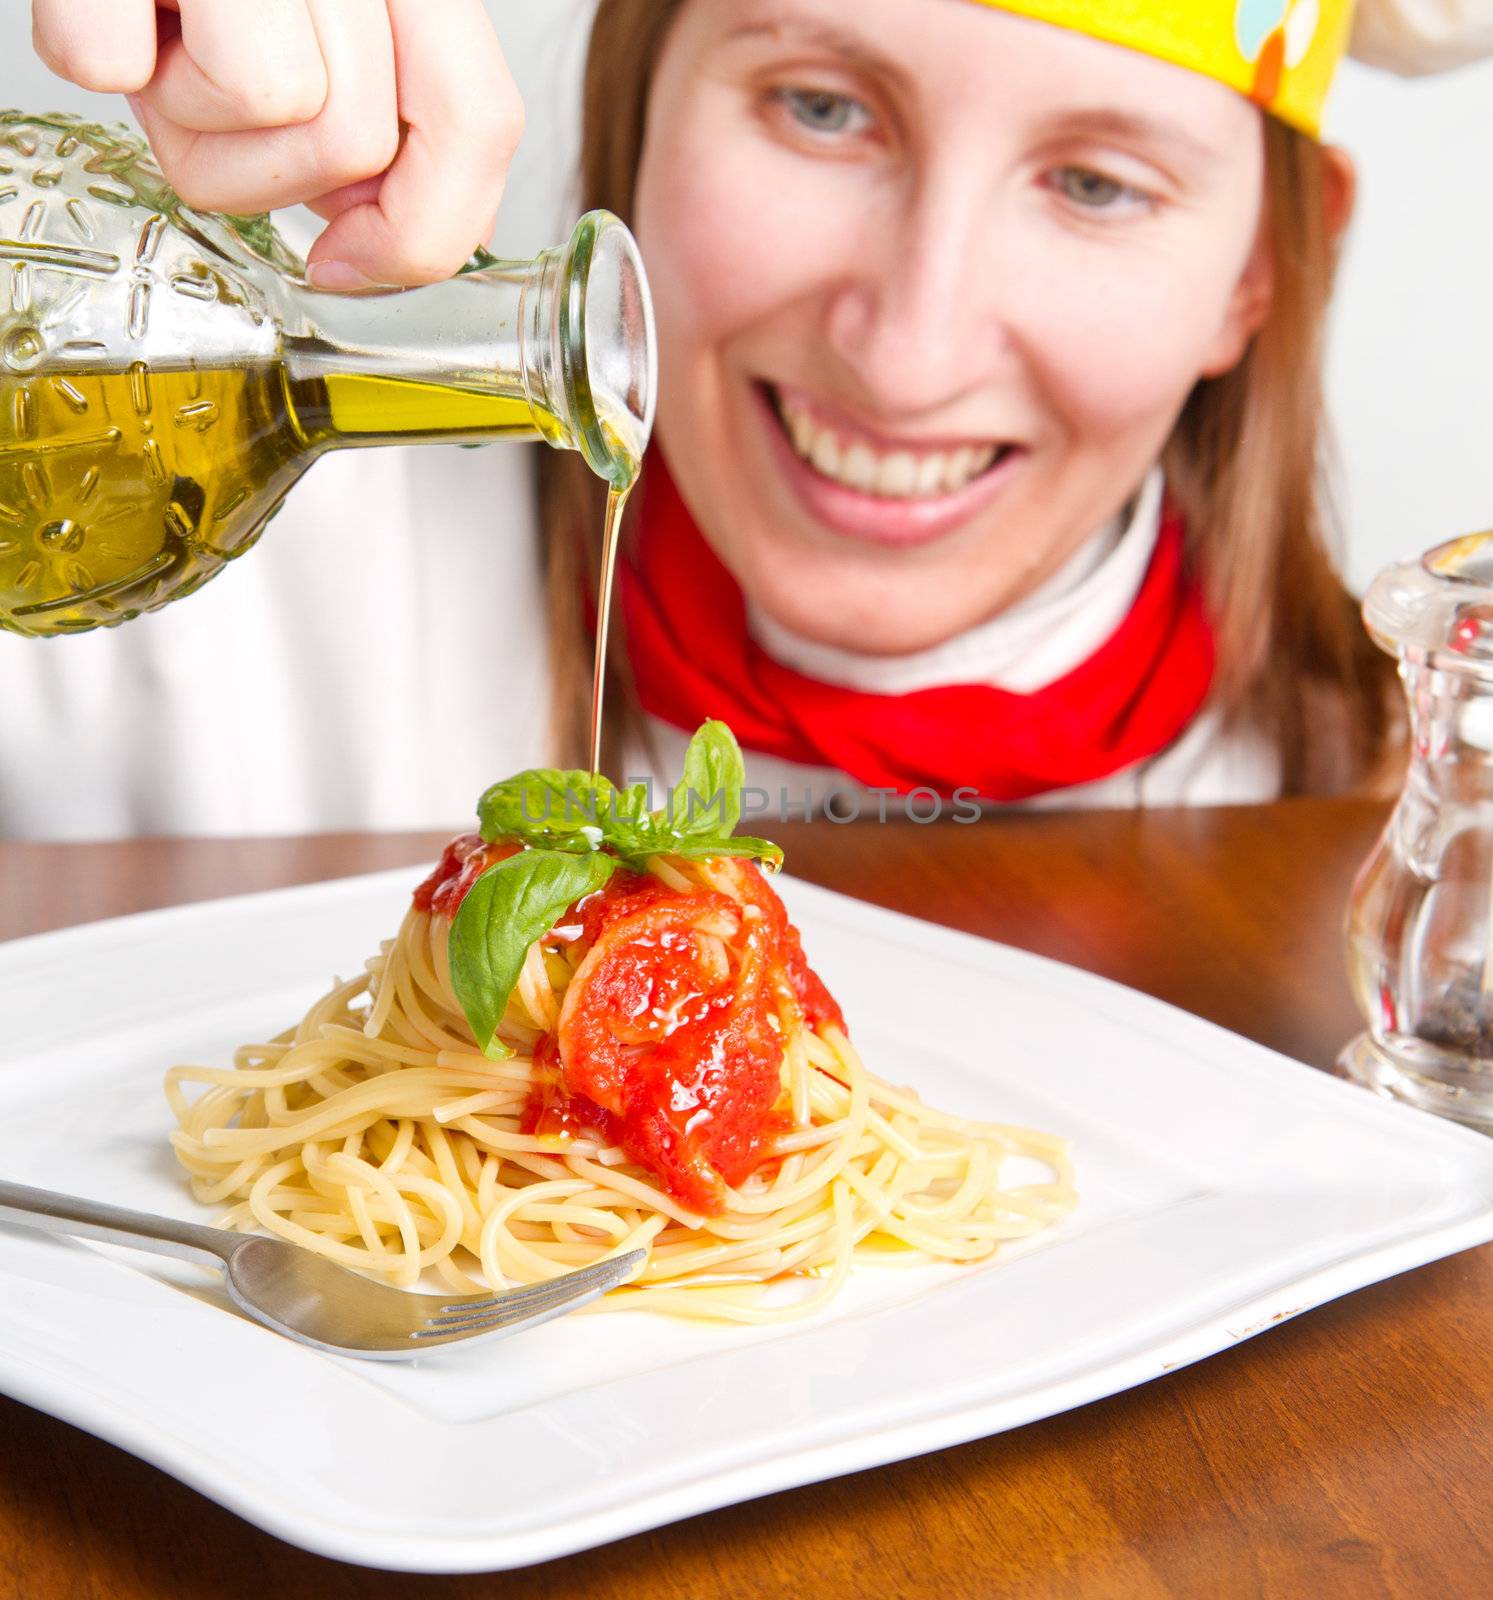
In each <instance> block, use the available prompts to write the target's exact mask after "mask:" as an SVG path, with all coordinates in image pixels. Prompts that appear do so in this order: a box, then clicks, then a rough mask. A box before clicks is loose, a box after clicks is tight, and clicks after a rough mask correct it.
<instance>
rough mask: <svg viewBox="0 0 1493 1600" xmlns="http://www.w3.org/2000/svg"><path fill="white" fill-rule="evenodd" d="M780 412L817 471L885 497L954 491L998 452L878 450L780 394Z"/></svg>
mask: <svg viewBox="0 0 1493 1600" xmlns="http://www.w3.org/2000/svg"><path fill="white" fill-rule="evenodd" d="M778 409H779V413H780V415H781V416H782V419H783V425H784V427H785V428H786V429H787V430H788V437H789V438H790V439H791V440H792V441H793V448H794V451H795V452H796V453H797V454H798V455H799V457H800V458H801V459H802V460H804V461H807V462H808V463H809V464H810V465H811V466H812V467H813V468H814V470H815V471H816V472H818V473H820V474H821V475H822V476H824V477H826V478H833V479H834V481H835V482H836V483H843V484H844V485H845V486H846V488H848V489H857V490H859V491H860V492H861V493H862V494H872V495H876V496H878V497H880V498H881V499H884V500H927V499H931V498H932V497H933V496H935V495H941V494H952V493H953V492H954V491H955V490H956V489H962V488H963V487H964V486H965V484H967V483H970V482H972V481H973V480H974V479H975V478H978V477H979V476H980V474H981V473H982V472H984V471H985V470H986V469H987V468H988V467H989V466H990V465H991V463H992V462H994V460H995V458H996V457H997V456H998V455H999V454H1000V453H1001V450H1000V447H999V446H997V445H979V446H975V445H965V446H962V447H961V448H960V449H958V450H877V449H874V448H873V447H872V446H870V445H868V444H866V443H865V441H864V440H860V439H858V440H856V441H855V443H854V444H846V443H845V442H844V441H843V440H842V439H841V438H840V436H839V435H838V434H837V433H835V431H834V430H833V429H832V428H827V427H825V426H824V425H823V424H822V423H820V422H818V421H816V420H815V418H814V417H813V415H812V414H811V413H810V412H809V411H808V410H807V409H806V408H805V407H803V406H801V405H799V404H797V403H796V402H794V401H792V400H789V399H788V398H786V397H780V399H779V408H778Z"/></svg>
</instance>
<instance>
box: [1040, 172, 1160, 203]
mask: <svg viewBox="0 0 1493 1600" xmlns="http://www.w3.org/2000/svg"><path fill="white" fill-rule="evenodd" d="M1052 185H1053V187H1054V188H1055V189H1056V190H1057V191H1058V193H1059V194H1061V195H1062V196H1063V198H1064V199H1065V200H1071V201H1072V202H1073V203H1074V205H1077V206H1082V207H1083V208H1084V209H1085V210H1088V211H1110V210H1113V209H1115V208H1116V207H1118V206H1120V205H1122V204H1125V203H1134V202H1137V201H1139V202H1141V203H1144V202H1145V200H1146V198H1147V197H1146V196H1145V195H1144V194H1143V193H1142V192H1141V191H1140V190H1139V189H1132V188H1131V187H1130V185H1129V184H1128V183H1121V182H1120V181H1119V179H1118V178H1107V177H1105V175H1104V174H1103V173H1102V172H1095V171H1093V170H1092V168H1089V167H1059V168H1058V169H1057V171H1056V172H1054V173H1053V174H1052Z"/></svg>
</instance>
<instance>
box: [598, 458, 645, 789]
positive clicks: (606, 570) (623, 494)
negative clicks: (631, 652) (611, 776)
mask: <svg viewBox="0 0 1493 1600" xmlns="http://www.w3.org/2000/svg"><path fill="white" fill-rule="evenodd" d="M636 481H637V467H636V465H634V468H633V472H632V475H631V476H630V477H629V478H628V480H627V481H626V482H625V483H623V484H621V485H618V484H615V483H614V484H612V485H611V486H610V487H609V488H608V489H607V509H606V520H605V522H604V523H603V524H602V534H601V578H600V580H599V581H598V583H597V595H596V654H595V657H594V660H593V663H592V668H591V756H590V770H591V771H592V772H593V773H596V774H598V775H599V774H600V772H601V712H602V698H603V695H602V691H603V690H604V688H605V687H606V667H607V633H608V630H609V629H610V627H611V621H612V591H613V589H614V588H615V587H616V584H615V582H614V581H613V580H614V574H615V572H616V567H617V541H618V539H619V537H620V535H621V532H622V513H623V512H624V511H626V509H627V497H628V496H629V495H630V494H631V493H632V489H633V484H634V483H635V482H636Z"/></svg>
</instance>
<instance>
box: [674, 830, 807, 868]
mask: <svg viewBox="0 0 1493 1600" xmlns="http://www.w3.org/2000/svg"><path fill="white" fill-rule="evenodd" d="M668 853H669V854H670V855H675V856H684V857H686V858H690V859H694V860H702V859H704V858H705V857H707V856H748V857H751V858H752V859H754V860H757V861H760V862H761V863H762V864H763V866H765V867H766V868H767V870H768V871H769V872H776V871H777V870H778V868H779V867H781V866H782V864H783V852H782V849H781V847H780V846H778V845H775V844H774V843H773V842H772V840H771V839H753V838H752V837H751V836H750V835H749V834H744V833H743V834H733V835H732V836H731V837H730V838H729V839H725V838H721V837H720V836H719V835H717V836H716V837H714V838H710V839H681V840H680V841H679V842H678V843H677V844H673V845H671V846H670V847H669V851H668Z"/></svg>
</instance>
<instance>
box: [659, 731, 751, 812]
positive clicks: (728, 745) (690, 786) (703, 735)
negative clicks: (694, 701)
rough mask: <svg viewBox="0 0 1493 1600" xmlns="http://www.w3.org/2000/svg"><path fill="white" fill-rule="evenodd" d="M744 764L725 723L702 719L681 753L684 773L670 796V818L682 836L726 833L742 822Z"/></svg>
mask: <svg viewBox="0 0 1493 1600" xmlns="http://www.w3.org/2000/svg"><path fill="white" fill-rule="evenodd" d="M745 782H746V767H745V765H744V764H743V762H742V759H741V746H740V745H738V744H737V742H736V736H735V735H734V734H733V733H732V732H731V730H730V729H729V728H728V727H727V726H726V724H725V723H724V722H718V721H710V722H702V723H701V724H700V726H699V727H698V728H697V729H696V730H695V735H694V737H693V738H692V739H691V740H690V742H689V747H688V748H687V749H686V750H685V752H684V776H683V777H682V778H681V779H680V781H679V782H678V783H677V784H675V786H674V791H673V793H672V794H671V795H670V797H669V821H670V823H671V824H672V826H673V830H674V832H675V833H676V834H677V835H678V836H679V838H681V839H688V838H695V837H705V836H711V835H720V836H724V835H726V834H729V833H730V832H731V831H732V829H733V828H735V826H736V824H737V823H738V822H740V821H741V790H742V786H743V785H744V784H745Z"/></svg>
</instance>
